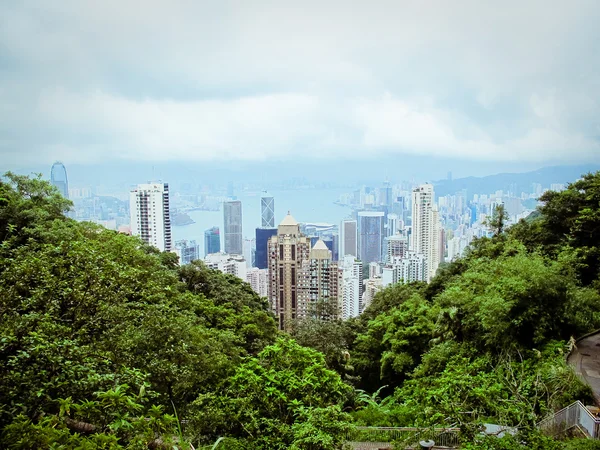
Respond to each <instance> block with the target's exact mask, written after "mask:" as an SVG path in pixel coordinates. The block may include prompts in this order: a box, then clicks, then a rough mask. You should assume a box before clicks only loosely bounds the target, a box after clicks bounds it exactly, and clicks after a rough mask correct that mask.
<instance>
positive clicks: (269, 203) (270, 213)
mask: <svg viewBox="0 0 600 450" xmlns="http://www.w3.org/2000/svg"><path fill="white" fill-rule="evenodd" d="M260 222H261V224H260V226H261V227H262V228H275V198H273V196H271V195H268V194H267V193H266V192H264V193H263V195H262V197H261V198H260Z"/></svg>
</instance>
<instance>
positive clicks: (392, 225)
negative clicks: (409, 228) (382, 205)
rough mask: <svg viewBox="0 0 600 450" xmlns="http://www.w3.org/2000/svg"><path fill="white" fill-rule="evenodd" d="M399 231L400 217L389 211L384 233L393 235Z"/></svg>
mask: <svg viewBox="0 0 600 450" xmlns="http://www.w3.org/2000/svg"><path fill="white" fill-rule="evenodd" d="M398 231H400V218H399V217H398V215H397V214H394V213H391V214H388V215H387V224H386V226H385V235H386V236H394V235H395V234H396V233H398Z"/></svg>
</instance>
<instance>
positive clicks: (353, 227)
mask: <svg viewBox="0 0 600 450" xmlns="http://www.w3.org/2000/svg"><path fill="white" fill-rule="evenodd" d="M346 255H352V256H354V257H355V258H356V257H357V256H358V225H357V222H356V220H352V219H344V220H342V223H341V226H340V253H339V257H340V260H341V259H342V258H343V257H344V256H346Z"/></svg>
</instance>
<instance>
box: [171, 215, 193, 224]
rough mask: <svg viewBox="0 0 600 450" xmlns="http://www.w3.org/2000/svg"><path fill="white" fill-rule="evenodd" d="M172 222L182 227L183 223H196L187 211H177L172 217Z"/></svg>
mask: <svg viewBox="0 0 600 450" xmlns="http://www.w3.org/2000/svg"><path fill="white" fill-rule="evenodd" d="M171 222H172V224H173V225H174V226H176V227H180V226H183V225H191V224H193V223H196V222H195V221H194V219H192V218H191V217H190V216H189V215H187V214H186V213H175V214H173V216H172V217H171Z"/></svg>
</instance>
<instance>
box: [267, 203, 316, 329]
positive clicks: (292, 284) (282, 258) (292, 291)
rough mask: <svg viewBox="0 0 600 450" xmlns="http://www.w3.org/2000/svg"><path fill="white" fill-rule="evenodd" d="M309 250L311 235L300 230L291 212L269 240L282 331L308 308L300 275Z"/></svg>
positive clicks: (274, 303) (272, 297)
mask: <svg viewBox="0 0 600 450" xmlns="http://www.w3.org/2000/svg"><path fill="white" fill-rule="evenodd" d="M309 253H310V240H309V238H307V237H306V236H304V235H303V234H301V233H300V225H299V224H298V222H296V220H295V219H294V218H293V217H292V216H291V215H290V214H289V213H288V215H287V216H286V217H285V218H284V219H283V221H282V222H281V223H280V224H279V227H278V228H277V234H276V235H275V236H272V237H271V238H270V239H269V243H268V257H269V302H270V304H271V308H272V310H273V312H274V313H275V315H276V317H277V320H278V322H279V328H280V329H282V330H283V329H285V328H287V326H288V325H287V324H288V323H289V321H290V320H292V319H296V318H297V317H298V313H299V312H301V311H303V310H305V308H304V307H301V306H300V305H299V304H298V300H299V298H298V297H299V290H300V286H299V283H298V277H299V275H300V271H301V270H302V265H303V262H304V261H307V260H308V259H309Z"/></svg>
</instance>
